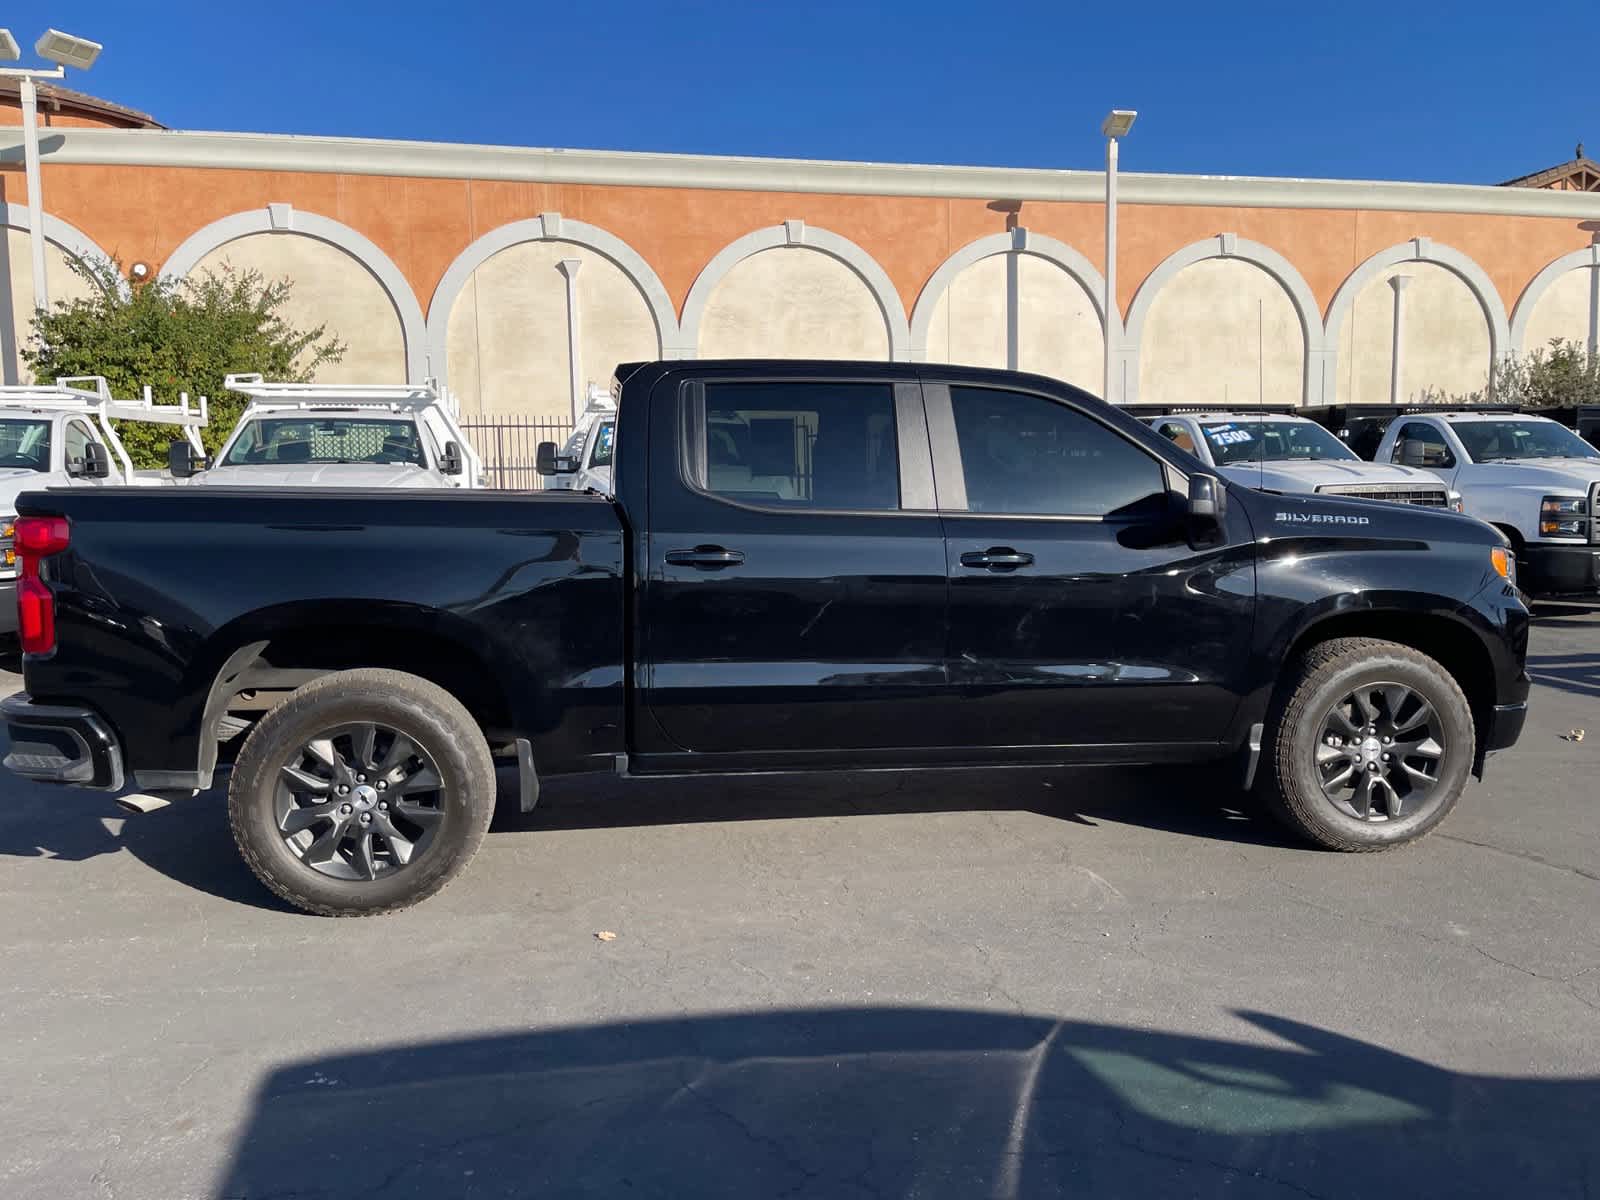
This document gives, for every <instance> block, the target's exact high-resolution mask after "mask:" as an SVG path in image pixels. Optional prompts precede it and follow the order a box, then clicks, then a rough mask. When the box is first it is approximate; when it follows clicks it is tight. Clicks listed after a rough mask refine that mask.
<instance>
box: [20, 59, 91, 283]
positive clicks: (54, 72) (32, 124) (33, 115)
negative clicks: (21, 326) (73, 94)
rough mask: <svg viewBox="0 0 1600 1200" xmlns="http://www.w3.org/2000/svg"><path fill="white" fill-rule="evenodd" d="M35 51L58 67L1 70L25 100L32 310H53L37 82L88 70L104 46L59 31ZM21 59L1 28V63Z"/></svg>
mask: <svg viewBox="0 0 1600 1200" xmlns="http://www.w3.org/2000/svg"><path fill="white" fill-rule="evenodd" d="M33 48H34V50H35V51H37V52H38V55H39V57H40V58H45V59H49V60H50V61H51V62H53V63H55V64H56V65H55V66H54V67H51V68H45V67H0V78H10V79H16V80H19V81H20V83H19V87H20V91H21V101H22V161H23V167H24V171H25V174H26V177H27V181H28V248H29V250H30V251H31V253H32V259H33V307H34V308H36V309H46V308H49V307H50V289H49V287H48V285H47V282H46V280H45V255H44V198H43V195H42V188H43V185H42V183H41V182H40V178H39V91H38V88H37V87H36V86H35V82H34V81H35V80H39V79H60V78H61V77H62V76H64V75H65V74H66V73H67V68H68V67H78V68H81V69H82V70H85V71H87V70H88V69H89V68H90V67H91V66H93V65H94V60H95V59H96V58H98V57H99V56H100V51H101V50H102V49H103V47H102V46H101V45H100V43H99V42H91V41H89V40H88V39H87V38H80V37H73V36H72V35H71V34H67V33H62V32H61V31H60V30H59V29H47V30H45V31H44V36H42V37H41V38H40V39H39V40H38V41H37V42H36V43H34V47H33ZM21 57H22V52H21V51H20V50H19V49H18V48H17V39H16V38H14V37H12V36H11V31H10V30H9V29H0V62H15V61H16V60H17V59H19V58H21Z"/></svg>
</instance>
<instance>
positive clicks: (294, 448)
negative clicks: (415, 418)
mask: <svg viewBox="0 0 1600 1200" xmlns="http://www.w3.org/2000/svg"><path fill="white" fill-rule="evenodd" d="M299 463H378V464H391V465H392V464H397V463H411V464H413V465H415V466H419V467H421V466H425V465H427V463H426V460H425V459H424V458H423V454H422V443H421V441H420V440H419V439H418V437H417V427H416V425H415V423H413V422H411V421H384V420H372V419H368V418H349V417H331V418H330V417H262V418H259V419H257V420H253V421H251V422H250V423H249V424H248V425H246V426H245V427H244V429H243V430H242V431H240V433H239V437H238V438H237V440H235V442H234V443H233V446H232V448H231V449H229V451H228V456H227V458H226V459H224V460H223V465H224V466H229V467H251V466H269V465H270V466H289V465H294V464H299Z"/></svg>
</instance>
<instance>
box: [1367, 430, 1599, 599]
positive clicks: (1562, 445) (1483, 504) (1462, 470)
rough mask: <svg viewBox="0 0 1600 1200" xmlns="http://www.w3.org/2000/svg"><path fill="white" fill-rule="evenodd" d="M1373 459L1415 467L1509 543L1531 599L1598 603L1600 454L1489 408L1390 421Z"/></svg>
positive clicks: (1565, 433) (1575, 439)
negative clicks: (1584, 599) (1568, 598)
mask: <svg viewBox="0 0 1600 1200" xmlns="http://www.w3.org/2000/svg"><path fill="white" fill-rule="evenodd" d="M1373 458H1374V459H1375V460H1376V461H1377V462H1379V463H1384V464H1388V463H1404V464H1407V465H1410V466H1413V467H1420V468H1422V469H1424V470H1426V471H1428V472H1429V473H1430V474H1432V475H1434V476H1435V477H1436V478H1438V479H1439V480H1440V482H1441V483H1442V484H1444V485H1445V486H1447V487H1451V488H1454V489H1456V490H1457V491H1459V492H1460V493H1461V495H1462V498H1463V500H1464V501H1465V505H1466V512H1467V514H1468V515H1469V516H1474V517H1477V518H1478V519H1479V520H1480V521H1487V522H1488V523H1489V524H1490V525H1493V526H1495V527H1496V528H1497V529H1499V530H1500V531H1501V532H1502V533H1504V534H1505V535H1506V537H1507V538H1509V539H1510V540H1511V548H1512V551H1513V552H1514V553H1515V555H1516V558H1517V582H1518V584H1519V585H1520V586H1521V588H1522V589H1523V591H1525V592H1527V593H1528V594H1529V595H1531V596H1538V597H1541V598H1554V597H1560V596H1571V597H1587V598H1590V599H1594V598H1600V522H1597V521H1596V503H1597V502H1600V450H1596V449H1595V447H1593V446H1592V445H1590V444H1589V443H1588V442H1586V441H1584V440H1583V439H1582V438H1581V437H1579V436H1578V435H1577V434H1575V433H1574V432H1573V431H1572V430H1570V429H1568V428H1566V426H1564V425H1561V424H1560V423H1558V422H1556V421H1552V420H1550V419H1549V418H1547V417H1540V416H1534V415H1532V414H1529V413H1525V412H1515V411H1505V410H1501V411H1499V412H1496V411H1493V410H1479V411H1462V412H1454V411H1441V412H1411V413H1405V414H1402V415H1400V416H1397V417H1395V418H1394V419H1393V420H1392V421H1391V422H1390V423H1389V427H1388V428H1387V429H1386V430H1385V431H1384V434H1383V440H1382V441H1380V442H1379V443H1378V447H1377V450H1376V451H1375V452H1374V454H1373Z"/></svg>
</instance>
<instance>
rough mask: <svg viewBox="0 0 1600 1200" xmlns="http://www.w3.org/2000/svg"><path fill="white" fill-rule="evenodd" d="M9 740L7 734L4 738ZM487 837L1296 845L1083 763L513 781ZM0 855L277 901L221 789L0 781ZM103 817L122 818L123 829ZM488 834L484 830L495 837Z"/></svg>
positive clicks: (1196, 786) (1221, 803)
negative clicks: (774, 827)
mask: <svg viewBox="0 0 1600 1200" xmlns="http://www.w3.org/2000/svg"><path fill="white" fill-rule="evenodd" d="M0 740H3V739H0ZM500 784H501V798H500V807H499V812H498V815H497V816H496V819H495V824H494V826H493V827H492V828H493V830H494V831H499V832H506V831H522V832H537V831H539V830H561V829H600V828H619V827H632V826H650V825H667V824H670V825H676V824H689V823H697V822H710V821H739V820H773V819H777V818H782V817H819V816H844V815H849V814H853V813H854V814H868V813H876V814H883V813H891V814H892V813H937V812H981V811H1007V810H1009V811H1022V812H1036V813H1040V814H1041V815H1044V816H1049V817H1054V818H1057V819H1059V820H1062V821H1067V822H1070V823H1071V824H1073V825H1074V826H1081V827H1082V832H1083V836H1084V837H1086V838H1088V837H1092V836H1093V830H1094V829H1096V828H1097V827H1098V825H1099V823H1100V822H1101V821H1108V822H1112V823H1117V824H1129V825H1139V826H1144V827H1147V828H1151V829H1159V830H1165V831H1168V832H1173V833H1180V834H1184V835H1186V836H1193V837H1204V838H1211V839H1215V840H1220V841H1227V842H1236V843H1249V844H1256V845H1279V846H1298V843H1295V842H1293V841H1292V840H1291V839H1290V838H1289V837H1288V835H1287V834H1286V833H1285V832H1284V831H1283V830H1281V829H1280V828H1279V827H1278V825H1277V824H1276V822H1274V821H1272V820H1270V819H1267V818H1263V817H1260V816H1254V815H1250V814H1249V813H1248V812H1247V811H1246V810H1245V809H1244V808H1243V807H1242V806H1243V805H1244V804H1245V802H1246V797H1244V796H1243V795H1242V794H1241V793H1240V791H1239V789H1238V787H1237V784H1236V783H1235V782H1234V773H1233V772H1232V771H1231V770H1227V771H1225V770H1223V769H1221V768H1215V769H1213V768H1205V769H1196V768H1192V767H1189V768H1176V767H1149V768H1137V769H1135V768H1109V767H1108V768H1077V769H1073V770H1061V769H1055V770H1048V769H1043V768H1029V769H1018V770H987V771H986V770H962V771H948V772H928V773H921V774H918V773H892V774H891V773H877V774H862V773H854V774H816V775H788V776H773V775H765V776H742V777H741V776H734V777H724V778H703V779H690V778H678V779H662V780H645V779H635V780H620V779H616V778H615V777H612V776H603V777H598V778H584V779H581V780H579V779H572V780H555V781H553V782H551V783H549V784H548V785H547V786H546V787H545V789H544V795H543V797H542V798H541V800H540V804H539V807H538V808H537V809H536V810H535V811H534V812H532V813H528V814H522V813H519V812H517V811H516V803H515V795H516V782H515V779H514V778H513V777H510V776H502V778H501V781H500ZM0 796H3V797H4V799H5V803H4V804H3V805H0V856H6V855H9V856H15V857H23V858H57V859H64V860H67V861H74V862H75V861H83V860H85V859H90V858H94V857H97V856H98V855H101V854H114V853H117V852H118V851H120V850H127V851H128V852H129V853H131V854H133V855H134V856H135V857H136V858H138V859H139V860H140V861H141V862H143V863H145V864H146V865H148V866H150V867H152V868H154V869H155V870H157V871H160V872H161V873H162V874H164V875H167V876H169V877H171V878H172V879H174V880H176V881H178V882H179V883H182V884H184V885H185V886H187V887H193V888H197V889H199V890H200V891H204V892H209V893H210V894H212V895H214V896H219V897H221V898H222V899H224V900H233V901H238V902H240V903H244V904H250V905H255V906H259V907H268V908H283V907H284V906H283V905H282V903H281V902H280V901H278V900H277V899H276V898H275V897H273V896H272V895H271V894H270V893H269V892H268V891H267V890H266V889H265V888H263V887H262V886H261V885H260V884H259V883H258V882H257V881H256V879H255V877H254V876H253V875H251V874H250V871H249V869H248V868H247V867H246V866H245V865H244V863H243V862H242V861H241V859H240V858H239V855H238V852H237V850H236V849H235V848H234V844H233V837H232V834H231V833H230V832H229V829H228V818H227V809H226V798H225V793H224V790H223V788H220V787H219V788H217V789H215V790H213V791H211V792H208V793H204V794H202V795H199V796H196V797H194V798H192V799H189V800H183V801H178V802H177V803H175V804H173V805H171V806H170V807H168V808H164V809H161V810H159V811H157V812H154V813H147V814H144V815H141V816H130V815H128V814H126V813H124V812H123V811H122V810H121V809H119V808H117V807H116V805H115V804H114V803H113V802H112V800H111V798H110V797H109V796H105V795H101V794H99V793H95V792H85V791H80V790H78V789H75V788H56V787H49V786H45V785H38V784H29V783H27V782H25V781H23V780H19V779H15V778H11V777H10V776H6V775H4V773H0ZM107 819H112V820H114V821H121V822H122V825H121V829H120V831H119V832H117V833H113V832H111V830H110V829H109V828H108V827H107V824H106V821H107ZM492 836H493V833H491V837H492Z"/></svg>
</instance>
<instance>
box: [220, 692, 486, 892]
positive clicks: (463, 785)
mask: <svg viewBox="0 0 1600 1200" xmlns="http://www.w3.org/2000/svg"><path fill="white" fill-rule="evenodd" d="M368 728H372V729H373V730H374V733H373V734H372V735H371V740H366V736H367V735H366V734H365V730H367V729H368ZM408 749H409V751H414V753H410V754H409V755H408ZM391 755H392V756H393V757H394V759H395V764H394V765H392V766H390V765H389V757H390V756H391ZM363 763H367V764H369V765H367V766H365V767H363V766H362V764H363ZM430 768H431V769H432V771H433V774H432V775H429V774H428V771H429V769H430ZM357 771H360V772H361V773H360V774H356V773H355V772H357ZM368 771H370V772H372V774H371V778H370V780H369V777H368V774H367V772H368ZM357 779H359V780H361V781H362V782H361V783H360V784H359V785H358V784H356V782H355V781H356V780H357ZM434 781H437V785H438V786H437V787H434V786H432V785H433V782H434ZM308 783H309V784H310V785H311V786H309V787H308V786H306V785H307V784H308ZM391 787H392V789H393V790H388V789H389V788H391ZM341 788H343V792H342V793H341V792H340V790H339V789H341ZM291 789H293V790H291ZM375 789H381V790H375ZM390 800H393V802H394V803H393V804H392V805H391V804H390V802H389V801H390ZM494 804H495V777H494V764H493V762H492V760H491V759H490V757H489V747H488V744H487V743H486V742H485V741H484V737H483V733H482V731H480V730H479V728H478V725H477V722H475V721H474V720H473V719H472V716H471V714H469V713H468V712H467V710H466V709H465V708H464V707H463V706H462V704H461V702H460V701H459V700H457V699H456V698H455V697H454V696H452V695H450V693H448V692H446V691H445V690H444V689H443V688H441V687H439V686H437V685H436V684H433V683H429V682H428V681H427V680H425V679H419V678H418V677H417V676H415V675H407V674H405V673H403V672H400V671H386V670H373V669H363V670H356V671H340V672H337V673H335V674H332V675H325V676H323V677H322V678H320V679H315V680H313V681H312V682H310V683H308V684H306V685H305V686H304V687H302V688H299V689H298V690H296V691H295V692H294V693H293V694H292V695H290V697H289V698H288V699H287V700H285V701H284V702H283V703H282V704H280V705H278V707H276V708H274V709H272V710H271V711H270V712H268V713H267V715H266V716H264V717H263V718H262V719H261V720H260V721H259V722H258V723H257V724H256V726H255V728H254V729H252V730H251V731H250V733H249V735H248V737H246V739H245V742H244V745H243V747H242V748H241V749H240V751H239V756H238V759H237V761H236V762H235V764H234V768H233V777H232V780H231V782H230V784H229V787H228V821H229V824H230V825H231V826H232V828H233V837H234V841H235V842H236V843H237V844H238V847H239V853H240V854H241V855H243V856H244V860H245V862H246V863H247V864H249V867H250V869H251V870H252V871H254V872H255V874H256V877H257V878H259V879H260V880H261V882H262V883H264V884H266V886H267V887H268V888H270V889H271V890H272V891H273V892H275V893H276V894H277V895H278V896H281V897H282V898H283V899H284V900H287V901H288V902H289V903H290V904H292V905H294V906H295V907H296V908H299V909H303V910H304V911H306V912H309V913H316V914H319V915H321V916H327V917H358V916H374V915H377V914H380V913H390V912H396V911H398V910H399V909H402V908H408V907H410V906H411V905H413V904H416V903H418V902H419V901H422V900H425V899H427V898H428V897H429V896H431V895H433V894H434V893H435V892H437V891H439V889H440V888H442V887H444V885H445V884H447V883H449V882H450V880H452V879H454V878H455V877H456V875H458V874H460V872H461V870H462V868H464V867H465V866H466V865H467V863H468V862H469V861H470V860H471V858H472V856H473V855H474V854H475V853H476V852H477V849H478V845H479V843H480V842H482V840H483V835H484V832H485V830H487V829H488V827H489V819H490V817H492V816H493V814H494ZM330 808H331V809H332V811H331V812H329V813H324V811H323V810H328V809H330ZM356 808H358V809H361V810H362V811H359V812H352V809H356ZM344 814H348V815H344ZM368 820H370V822H371V823H370V824H365V825H359V824H356V822H357V821H368ZM284 826H288V827H289V829H290V830H291V831H292V832H286V830H285V828H284ZM407 846H409V849H407V848H406V847H407ZM363 847H365V849H364V850H363ZM318 860H320V861H318Z"/></svg>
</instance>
